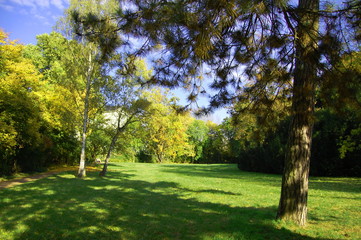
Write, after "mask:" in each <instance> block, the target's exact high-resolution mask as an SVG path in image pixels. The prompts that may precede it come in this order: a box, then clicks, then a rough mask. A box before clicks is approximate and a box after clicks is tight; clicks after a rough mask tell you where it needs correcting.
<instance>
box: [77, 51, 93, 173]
mask: <svg viewBox="0 0 361 240" xmlns="http://www.w3.org/2000/svg"><path fill="white" fill-rule="evenodd" d="M91 75H92V53H91V52H90V53H89V66H88V71H87V73H86V90H85V100H84V115H83V132H82V145H81V154H80V162H79V170H78V177H79V178H82V177H85V176H86V169H85V151H86V139H87V131H88V129H87V127H88V112H89V96H90V87H91V77H92V76H91Z"/></svg>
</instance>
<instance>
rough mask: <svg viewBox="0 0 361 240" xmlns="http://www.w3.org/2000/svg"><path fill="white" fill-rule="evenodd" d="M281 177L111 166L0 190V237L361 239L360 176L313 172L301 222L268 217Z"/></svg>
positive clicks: (226, 169) (206, 168)
mask: <svg viewBox="0 0 361 240" xmlns="http://www.w3.org/2000/svg"><path fill="white" fill-rule="evenodd" d="M280 184H281V176H279V175H266V174H259V173H249V172H241V171H239V170H238V169H237V167H236V165H160V164H140V163H121V164H117V165H112V166H111V167H110V172H109V174H108V176H107V177H105V178H100V177H98V174H97V173H96V172H91V173H88V177H87V178H85V179H77V178H76V177H75V176H74V173H72V172H65V173H61V174H58V175H53V176H51V177H48V178H45V179H41V180H38V181H36V182H31V183H25V184H23V185H19V186H16V187H13V188H8V189H2V190H0V239H1V240H10V239H18V240H26V239H34V240H35V239H36V240H40V239H49V240H55V239H71V240H76V239H89V240H90V239H92V240H93V239H94V240H97V239H107V240H110V239H280V240H281V239H361V229H360V223H361V179H359V178H358V179H355V178H354V179H350V178H312V179H311V182H310V192H309V221H308V225H307V226H306V227H303V228H299V227H297V226H294V225H292V224H290V223H282V222H277V221H275V220H274V217H275V215H276V210H277V205H278V200H279V195H280Z"/></svg>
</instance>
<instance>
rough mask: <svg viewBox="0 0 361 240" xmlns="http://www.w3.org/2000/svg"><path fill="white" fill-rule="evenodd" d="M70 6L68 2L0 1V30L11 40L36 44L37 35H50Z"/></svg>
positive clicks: (35, 0)
mask: <svg viewBox="0 0 361 240" xmlns="http://www.w3.org/2000/svg"><path fill="white" fill-rule="evenodd" d="M68 5H69V1H68V0H0V28H2V29H3V30H4V31H5V32H7V33H9V34H10V39H17V40H18V41H19V42H20V43H22V44H29V43H32V44H35V43H36V35H39V34H42V33H50V32H51V31H52V28H53V26H54V25H55V23H56V20H57V18H58V17H59V16H61V15H62V14H63V12H64V9H65V8H66V7H67V6H68Z"/></svg>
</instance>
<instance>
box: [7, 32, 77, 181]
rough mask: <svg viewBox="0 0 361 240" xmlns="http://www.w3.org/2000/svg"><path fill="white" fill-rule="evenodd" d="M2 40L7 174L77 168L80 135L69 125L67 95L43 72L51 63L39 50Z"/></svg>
mask: <svg viewBox="0 0 361 240" xmlns="http://www.w3.org/2000/svg"><path fill="white" fill-rule="evenodd" d="M1 36H2V45H1V48H2V49H1V54H2V57H1V59H2V64H1V65H2V68H1V74H0V75H1V87H0V88H1V101H0V102H1V126H2V128H1V129H2V130H1V132H2V134H4V136H3V137H2V138H1V139H2V140H4V142H3V143H2V144H1V147H2V148H4V149H3V150H4V151H2V152H3V153H4V155H3V156H2V158H3V159H4V168H7V170H4V172H3V173H6V174H11V173H13V172H14V171H16V170H22V171H33V170H39V169H41V168H44V167H47V166H49V165H51V164H59V163H64V162H67V163H72V162H71V161H72V154H73V153H74V151H75V148H74V146H76V145H75V144H74V143H75V142H76V140H75V137H74V133H75V131H74V130H73V129H72V128H71V127H70V125H71V124H67V121H68V120H69V118H68V117H67V114H65V113H66V111H64V109H66V107H65V106H67V101H66V98H63V96H62V95H61V94H62V93H64V91H63V89H62V88H61V87H60V86H58V85H57V84H55V82H54V81H52V80H51V79H50V78H48V77H47V76H46V75H47V72H46V71H44V69H40V68H39V66H40V62H41V61H45V58H44V57H43V56H42V55H41V53H40V51H35V50H34V48H36V47H35V46H23V45H20V44H16V42H14V41H10V40H8V39H6V34H4V33H3V32H2V35H1ZM34 59H37V61H38V62H37V63H34Z"/></svg>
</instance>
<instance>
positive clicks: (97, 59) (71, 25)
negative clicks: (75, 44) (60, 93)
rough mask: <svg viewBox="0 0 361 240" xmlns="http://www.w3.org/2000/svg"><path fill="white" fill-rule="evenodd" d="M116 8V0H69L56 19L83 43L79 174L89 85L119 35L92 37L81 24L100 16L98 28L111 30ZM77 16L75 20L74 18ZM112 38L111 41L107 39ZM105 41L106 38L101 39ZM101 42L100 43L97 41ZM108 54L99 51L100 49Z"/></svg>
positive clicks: (82, 164) (83, 154) (80, 172)
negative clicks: (82, 106)
mask: <svg viewBox="0 0 361 240" xmlns="http://www.w3.org/2000/svg"><path fill="white" fill-rule="evenodd" d="M116 11H117V4H116V1H113V0H107V1H99V0H92V1H85V0H72V1H71V3H70V6H69V8H68V9H67V10H66V12H65V16H64V17H63V18H61V19H60V20H59V21H58V28H60V29H61V30H62V31H63V32H65V33H67V34H68V35H69V36H71V37H74V38H75V39H78V41H79V42H80V43H81V44H83V45H84V48H83V49H82V50H83V51H82V54H83V55H84V56H85V57H86V58H87V61H86V62H84V64H85V66H86V69H85V71H84V72H83V76H84V79H85V82H86V84H85V97H84V110H83V124H82V125H83V127H82V134H81V137H82V147H81V154H80V161H79V170H78V177H80V178H81V177H84V176H86V169H85V158H86V141H87V133H88V124H89V102H90V95H91V90H92V86H94V84H95V83H96V82H97V78H96V74H97V71H100V68H99V69H96V68H97V67H102V65H103V64H105V63H106V62H107V61H109V58H110V56H109V54H111V53H112V52H113V51H114V50H115V48H116V47H118V46H119V45H120V43H121V42H120V40H119V38H118V37H114V38H110V39H109V37H108V36H109V35H107V34H102V35H98V36H97V37H91V36H90V32H89V29H87V27H86V26H85V25H84V24H83V21H85V20H88V21H92V22H94V20H96V19H98V18H103V21H102V22H101V24H100V25H99V24H98V26H97V27H98V28H103V33H104V32H106V31H110V32H111V31H112V30H113V29H114V28H115V27H116V23H115V22H112V21H111V19H110V18H111V16H112V14H114V13H115V12H116ZM74 20H76V21H74ZM87 36H88V37H87ZM108 40H111V41H108ZM104 41H107V42H106V43H104ZM100 43H101V44H100ZM103 46H106V47H104V48H105V49H107V51H101V52H100V51H99V48H100V47H103ZM105 52H106V53H107V54H102V53H105Z"/></svg>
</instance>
